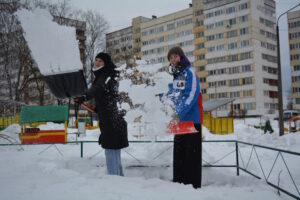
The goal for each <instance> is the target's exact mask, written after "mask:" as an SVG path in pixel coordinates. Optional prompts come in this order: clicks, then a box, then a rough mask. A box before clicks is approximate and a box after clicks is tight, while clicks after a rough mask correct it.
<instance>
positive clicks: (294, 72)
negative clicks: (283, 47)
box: [288, 10, 300, 109]
mask: <svg viewBox="0 0 300 200" xmlns="http://www.w3.org/2000/svg"><path fill="white" fill-rule="evenodd" d="M288 25H289V43H290V61H291V78H292V100H293V108H294V109H300V10H298V11H293V12H289V13H288Z"/></svg>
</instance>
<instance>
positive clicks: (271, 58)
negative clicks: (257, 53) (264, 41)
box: [262, 53, 277, 63]
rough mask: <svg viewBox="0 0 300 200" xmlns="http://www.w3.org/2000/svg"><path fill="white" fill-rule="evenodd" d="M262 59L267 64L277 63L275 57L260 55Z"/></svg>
mask: <svg viewBox="0 0 300 200" xmlns="http://www.w3.org/2000/svg"><path fill="white" fill-rule="evenodd" d="M262 59H264V60H267V61H269V62H273V63H277V57H276V56H271V55H268V54H264V53H263V54H262Z"/></svg>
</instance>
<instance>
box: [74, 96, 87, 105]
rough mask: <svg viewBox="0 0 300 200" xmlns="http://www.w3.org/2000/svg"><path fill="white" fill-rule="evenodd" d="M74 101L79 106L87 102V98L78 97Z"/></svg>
mask: <svg viewBox="0 0 300 200" xmlns="http://www.w3.org/2000/svg"><path fill="white" fill-rule="evenodd" d="M74 101H75V103H77V104H79V105H80V104H82V103H83V102H84V101H86V97H85V96H81V97H76V98H75V99H74Z"/></svg>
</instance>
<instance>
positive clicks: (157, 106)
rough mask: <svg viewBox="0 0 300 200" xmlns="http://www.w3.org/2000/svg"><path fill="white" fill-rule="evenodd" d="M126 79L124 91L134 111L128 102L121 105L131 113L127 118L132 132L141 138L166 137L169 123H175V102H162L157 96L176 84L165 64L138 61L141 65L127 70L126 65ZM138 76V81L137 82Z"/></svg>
mask: <svg viewBox="0 0 300 200" xmlns="http://www.w3.org/2000/svg"><path fill="white" fill-rule="evenodd" d="M119 70H120V71H121V77H122V80H121V81H120V87H119V91H120V92H125V93H128V96H129V98H130V100H131V101H132V104H133V105H135V107H134V108H130V106H129V105H128V103H123V104H122V105H121V108H122V109H125V110H126V111H127V114H126V116H125V119H126V121H127V123H128V124H130V126H129V132H130V133H133V134H138V135H148V136H156V135H165V131H164V130H165V129H166V126H167V124H168V123H169V122H170V121H171V120H172V117H171V116H172V114H173V113H174V110H173V109H172V102H170V101H169V102H167V103H164V104H163V103H162V102H161V101H160V99H159V97H158V96H157V95H158V94H160V93H166V92H167V91H168V83H170V82H172V76H171V75H170V74H168V73H167V72H165V71H164V70H163V65H162V64H147V63H146V62H145V61H142V60H140V61H137V66H136V67H133V68H127V67H126V65H122V66H121V67H120V68H119ZM134 76H135V78H136V79H133V77H134Z"/></svg>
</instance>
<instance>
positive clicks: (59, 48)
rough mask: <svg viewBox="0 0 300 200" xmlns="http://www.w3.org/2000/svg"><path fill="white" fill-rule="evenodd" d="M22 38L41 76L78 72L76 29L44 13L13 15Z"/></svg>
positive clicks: (21, 11)
mask: <svg viewBox="0 0 300 200" xmlns="http://www.w3.org/2000/svg"><path fill="white" fill-rule="evenodd" d="M16 14H17V17H18V19H19V20H20V22H21V26H22V28H23V30H24V37H25V39H26V41H27V44H28V46H29V48H30V50H31V55H32V57H33V58H34V60H35V61H36V63H37V65H38V67H39V69H40V72H41V73H42V74H43V75H51V74H60V73H68V72H75V71H78V70H82V63H81V61H80V54H79V48H78V41H77V40H76V30H75V28H74V27H66V26H61V25H58V24H57V23H56V22H53V21H52V18H53V17H52V16H51V15H50V13H49V12H48V11H46V10H42V9H35V10H34V11H29V10H25V9H22V10H18V11H17V12H16Z"/></svg>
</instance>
